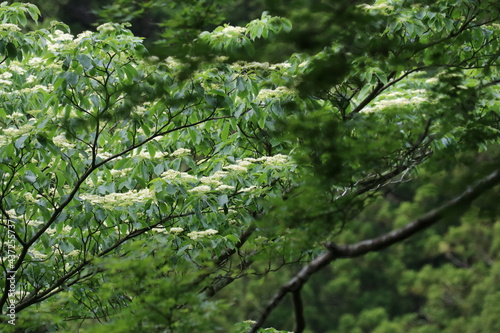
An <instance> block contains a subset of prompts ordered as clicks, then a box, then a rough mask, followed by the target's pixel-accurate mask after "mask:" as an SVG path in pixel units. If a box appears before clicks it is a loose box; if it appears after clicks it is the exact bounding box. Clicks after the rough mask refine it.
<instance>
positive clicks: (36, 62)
mask: <svg viewBox="0 0 500 333" xmlns="http://www.w3.org/2000/svg"><path fill="white" fill-rule="evenodd" d="M41 63H43V59H42V58H40V57H33V58H31V59H30V60H29V61H28V64H29V65H30V66H37V65H40V64H41Z"/></svg>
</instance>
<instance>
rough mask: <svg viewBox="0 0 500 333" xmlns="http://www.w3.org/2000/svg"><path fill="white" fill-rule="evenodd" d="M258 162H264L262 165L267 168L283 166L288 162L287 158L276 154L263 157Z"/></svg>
mask: <svg viewBox="0 0 500 333" xmlns="http://www.w3.org/2000/svg"><path fill="white" fill-rule="evenodd" d="M258 160H259V161H261V162H264V165H269V166H283V165H286V164H287V163H288V162H289V161H290V160H289V157H288V156H286V155H282V154H277V155H274V156H263V157H261V158H259V159H258Z"/></svg>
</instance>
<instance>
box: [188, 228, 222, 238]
mask: <svg viewBox="0 0 500 333" xmlns="http://www.w3.org/2000/svg"><path fill="white" fill-rule="evenodd" d="M217 233H219V232H218V231H217V230H215V229H207V230H204V231H191V232H190V233H188V234H187V236H188V237H189V238H191V239H192V240H196V239H198V238H204V237H209V236H212V235H215V234H217Z"/></svg>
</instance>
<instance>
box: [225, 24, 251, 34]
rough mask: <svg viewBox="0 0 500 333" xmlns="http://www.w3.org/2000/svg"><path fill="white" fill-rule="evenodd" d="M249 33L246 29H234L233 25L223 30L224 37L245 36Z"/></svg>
mask: <svg viewBox="0 0 500 333" xmlns="http://www.w3.org/2000/svg"><path fill="white" fill-rule="evenodd" d="M246 31H247V29H246V28H244V27H233V26H231V25H228V26H225V27H224V29H222V31H221V32H222V33H223V34H224V35H228V36H230V35H233V34H238V35H239V34H244V33H245V32H246Z"/></svg>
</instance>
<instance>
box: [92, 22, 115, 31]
mask: <svg viewBox="0 0 500 333" xmlns="http://www.w3.org/2000/svg"><path fill="white" fill-rule="evenodd" d="M96 30H97V31H99V32H104V33H106V32H113V31H115V30H116V27H115V26H114V24H113V23H104V24H101V25H100V26H98V27H97V29H96Z"/></svg>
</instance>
